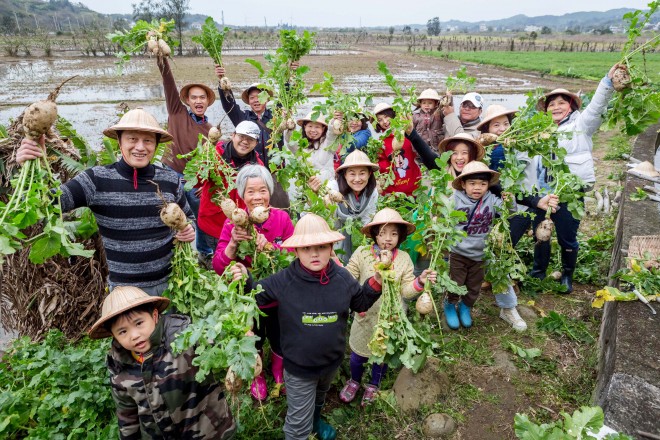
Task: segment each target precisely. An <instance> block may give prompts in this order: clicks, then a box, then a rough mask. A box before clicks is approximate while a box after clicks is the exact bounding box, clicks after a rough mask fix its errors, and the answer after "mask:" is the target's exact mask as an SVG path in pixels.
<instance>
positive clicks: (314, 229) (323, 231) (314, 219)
mask: <svg viewBox="0 0 660 440" xmlns="http://www.w3.org/2000/svg"><path fill="white" fill-rule="evenodd" d="M343 239H344V236H343V235H342V234H341V233H339V232H336V231H333V230H332V229H330V226H328V222H326V221H325V220H323V218H322V217H319V216H318V215H316V214H312V213H308V214H305V215H304V216H303V217H302V218H301V219H300V220H298V223H296V227H295V228H294V229H293V235H292V236H291V237H289V238H287V239H286V240H284V243H282V247H283V248H299V247H305V246H317V245H320V244H326V243H334V242H336V241H341V240H343Z"/></svg>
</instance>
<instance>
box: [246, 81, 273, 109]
mask: <svg viewBox="0 0 660 440" xmlns="http://www.w3.org/2000/svg"><path fill="white" fill-rule="evenodd" d="M252 90H259V93H261V92H262V91H264V90H265V91H267V92H268V94H269V95H270V97H271V98H272V97H273V91H272V90H269V89H267V88H266V87H259V83H254V84H250V87H248V88H247V89H245V90H243V93H241V99H242V100H243V102H244V103H246V104H247V105H250V100H249V96H250V92H251V91H252Z"/></svg>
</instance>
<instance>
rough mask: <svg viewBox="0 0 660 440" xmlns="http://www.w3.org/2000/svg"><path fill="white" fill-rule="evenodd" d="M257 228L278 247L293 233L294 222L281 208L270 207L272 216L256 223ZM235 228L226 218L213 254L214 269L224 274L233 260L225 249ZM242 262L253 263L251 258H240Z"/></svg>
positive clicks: (219, 273) (248, 265)
mask: <svg viewBox="0 0 660 440" xmlns="http://www.w3.org/2000/svg"><path fill="white" fill-rule="evenodd" d="M254 227H255V228H257V232H258V233H259V234H263V235H264V236H265V237H266V240H268V242H269V243H272V244H273V246H275V247H276V248H280V247H281V246H282V242H283V241H284V240H286V239H287V238H289V237H291V236H292V235H293V223H292V222H291V218H289V214H287V213H286V212H285V211H282V210H281V209H277V208H270V216H269V217H268V220H266V221H265V222H264V223H262V224H261V225H254ZM233 229H234V224H233V223H231V222H230V221H229V219H227V220H225V224H224V225H223V227H222V232H220V239H219V240H218V247H217V248H216V249H215V255H213V269H214V270H215V271H216V272H217V273H218V275H222V273H223V272H224V271H225V268H226V267H227V266H229V263H231V262H232V261H233V260H232V259H230V258H229V257H227V255H225V249H227V245H228V244H229V241H230V240H231V231H232V230H233ZM236 260H237V261H240V262H241V263H243V264H245V265H246V266H247V267H250V264H251V263H252V259H251V258H246V259H245V260H238V259H236Z"/></svg>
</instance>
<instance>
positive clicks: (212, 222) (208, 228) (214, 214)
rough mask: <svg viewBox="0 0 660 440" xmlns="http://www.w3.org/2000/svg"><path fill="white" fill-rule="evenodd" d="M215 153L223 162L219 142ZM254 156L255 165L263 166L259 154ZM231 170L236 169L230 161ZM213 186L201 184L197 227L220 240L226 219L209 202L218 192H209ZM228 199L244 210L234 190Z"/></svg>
mask: <svg viewBox="0 0 660 440" xmlns="http://www.w3.org/2000/svg"><path fill="white" fill-rule="evenodd" d="M215 151H216V152H217V153H218V155H217V158H218V160H224V159H223V157H222V155H223V153H224V152H225V148H224V144H223V142H222V141H219V142H218V143H217V144H216V146H215ZM255 154H256V158H257V162H256V163H257V164H258V165H263V162H262V161H261V158H260V157H259V154H257V153H256V152H255ZM230 165H231V166H232V168H236V169H238V168H237V167H236V166H235V165H234V162H233V161H232V162H231V163H230ZM223 180H224V181H225V188H226V187H227V182H226V180H225V179H224V178H223ZM214 186H215V184H214V183H213V182H212V181H209V180H207V181H205V182H204V183H203V184H202V195H201V196H200V199H199V214H198V215H197V225H198V226H199V228H200V229H201V230H202V231H204V232H205V233H207V234H208V235H211V236H213V237H215V238H220V232H222V227H223V225H224V224H225V220H226V219H227V217H226V216H225V213H224V212H222V209H220V207H219V206H218V205H216V204H215V203H213V201H212V200H211V199H212V198H213V195H214V194H215V193H217V192H219V191H218V190H215V191H211V189H212V188H213V187H214ZM229 198H230V199H232V200H233V201H234V202H236V206H237V207H239V208H243V209H245V203H244V202H243V199H241V198H240V197H239V196H238V191H236V189H233V190H231V191H230V192H229Z"/></svg>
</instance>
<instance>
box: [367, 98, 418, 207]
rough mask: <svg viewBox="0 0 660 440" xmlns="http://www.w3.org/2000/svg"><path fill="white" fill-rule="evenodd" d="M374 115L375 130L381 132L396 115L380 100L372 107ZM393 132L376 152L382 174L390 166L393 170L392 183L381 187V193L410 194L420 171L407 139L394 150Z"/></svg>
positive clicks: (386, 171) (414, 187)
mask: <svg viewBox="0 0 660 440" xmlns="http://www.w3.org/2000/svg"><path fill="white" fill-rule="evenodd" d="M374 115H375V116H376V120H377V122H378V123H377V124H376V132H377V133H383V132H386V131H387V129H389V128H390V120H391V119H392V118H394V117H395V116H396V115H395V113H394V110H393V109H392V106H391V105H389V104H386V103H384V102H381V103H379V104H377V105H376V107H374ZM393 140H394V134H393V133H392V134H390V135H389V136H387V137H386V138H383V149H382V150H381V152H380V153H379V154H378V166H379V167H380V172H381V173H382V174H388V173H389V172H390V170H391V169H392V168H395V170H394V183H392V184H391V185H389V186H388V187H387V188H383V192H382V194H389V193H393V192H401V193H404V194H406V195H408V196H412V194H413V192H414V191H415V190H416V189H417V187H418V186H419V180H420V179H421V178H422V172H421V171H420V169H419V166H418V165H417V163H416V162H415V152H414V151H413V147H412V144H411V143H410V141H409V140H408V139H404V141H403V146H402V147H401V149H400V150H399V151H394V150H393V148H392V141H393Z"/></svg>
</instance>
